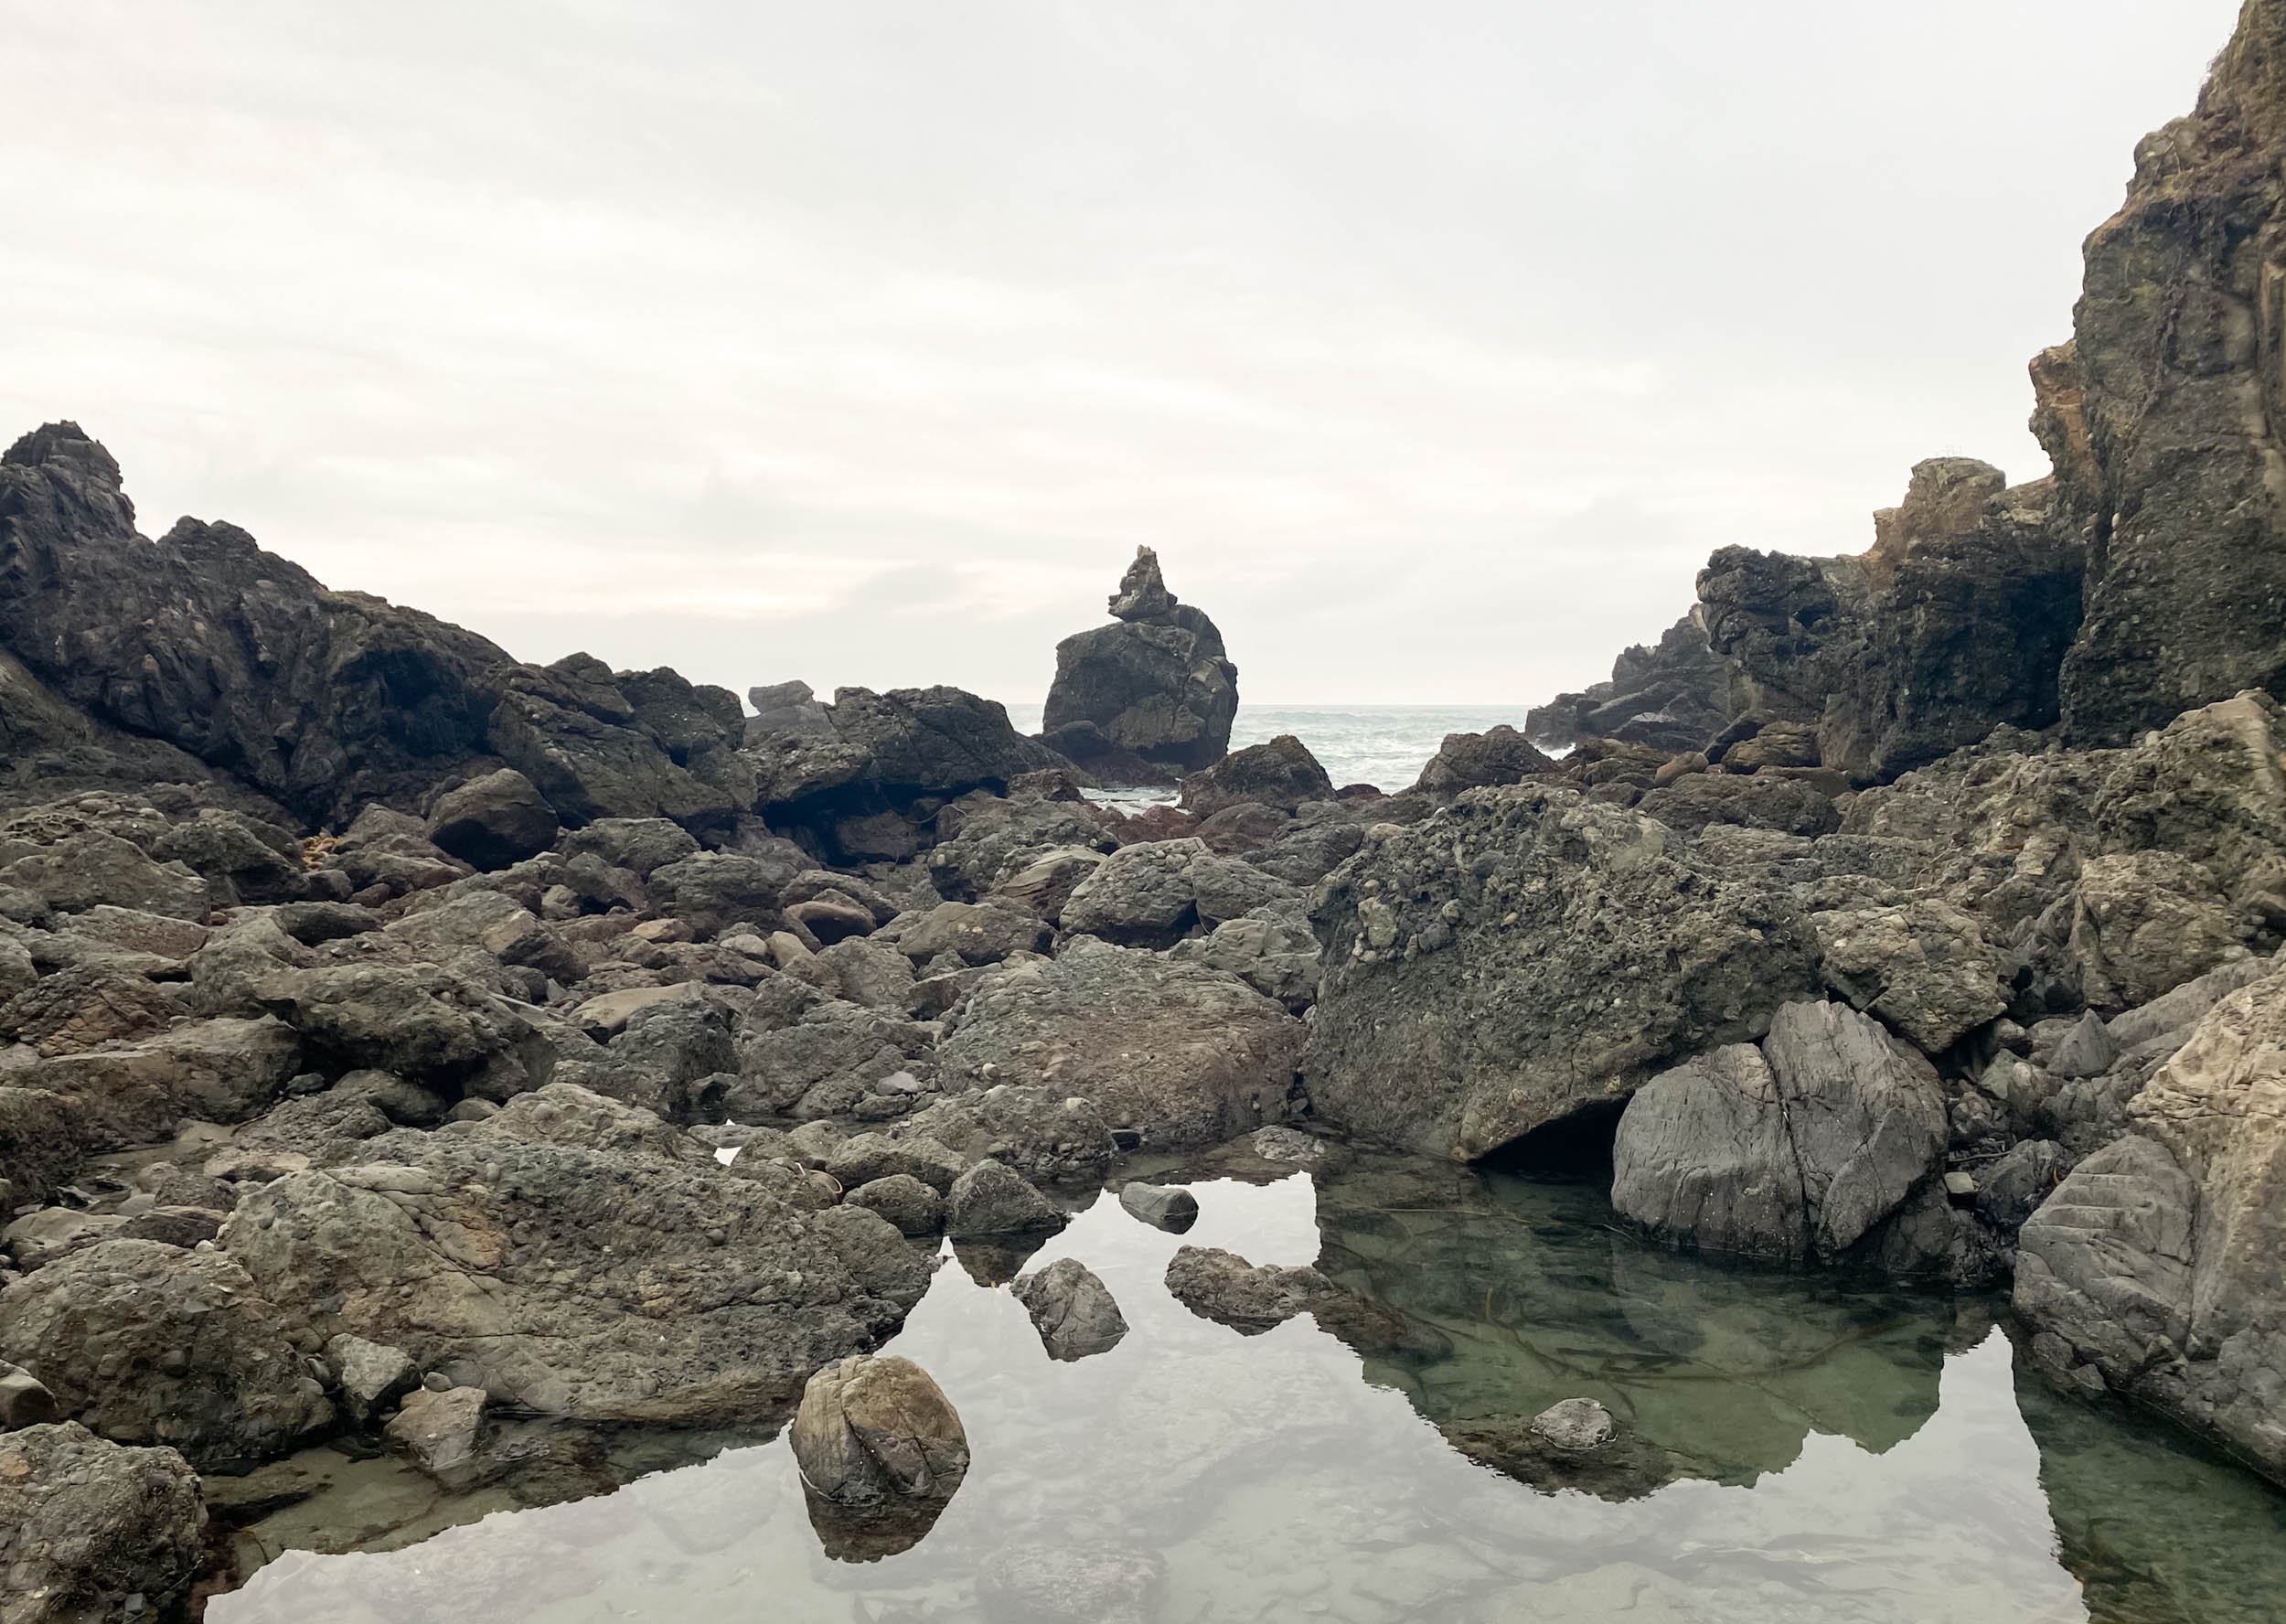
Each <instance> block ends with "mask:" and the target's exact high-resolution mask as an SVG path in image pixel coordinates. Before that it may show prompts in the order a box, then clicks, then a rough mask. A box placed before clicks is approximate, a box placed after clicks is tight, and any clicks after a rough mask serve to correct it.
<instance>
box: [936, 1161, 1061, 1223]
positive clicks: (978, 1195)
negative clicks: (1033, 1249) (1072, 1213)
mask: <svg viewBox="0 0 2286 1624" xmlns="http://www.w3.org/2000/svg"><path fill="white" fill-rule="evenodd" d="M1068 1222H1070V1220H1069V1219H1067V1218H1066V1217H1065V1216H1064V1213H1063V1210H1062V1209H1061V1208H1059V1207H1058V1206H1057V1205H1056V1204H1055V1203H1054V1202H1052V1201H1050V1200H1049V1199H1048V1198H1047V1197H1046V1196H1044V1195H1042V1194H1041V1193H1040V1191H1037V1190H1034V1189H1033V1188H1032V1187H1031V1185H1030V1184H1028V1183H1026V1182H1025V1181H1024V1179H1023V1176H1022V1175H1021V1174H1020V1173H1015V1172H1011V1171H1009V1170H1008V1169H1007V1168H1004V1167H1002V1166H1001V1165H1000V1164H999V1162H997V1161H989V1160H987V1161H980V1162H978V1163H977V1165H976V1166H974V1167H972V1168H970V1169H969V1170H967V1171H966V1172H964V1173H962V1174H961V1176H960V1177H959V1178H957V1179H956V1180H954V1181H953V1187H952V1189H951V1190H950V1191H947V1192H946V1193H945V1234H948V1235H951V1236H952V1237H953V1238H954V1239H955V1240H956V1241H958V1240H980V1239H985V1238H988V1237H990V1236H993V1235H1004V1234H1031V1233H1035V1232H1037V1231H1040V1230H1055V1229H1062V1228H1063V1226H1064V1224H1065V1223H1068Z"/></svg>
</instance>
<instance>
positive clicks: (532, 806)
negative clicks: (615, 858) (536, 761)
mask: <svg viewBox="0 0 2286 1624" xmlns="http://www.w3.org/2000/svg"><path fill="white" fill-rule="evenodd" d="M559 827H560V826H559V825H558V822H557V819H556V809H555V808H554V807H550V805H549V804H548V803H547V801H546V800H545V799H543V798H542V797H541V796H540V793H539V790H538V789H536V788H534V787H533V785H532V781H531V780H530V779H529V778H527V777H525V776H524V775H523V774H521V773H519V772H518V771H517V770H516V769H515V768H513V767H502V768H501V769H500V770H499V771H498V772H497V773H486V774H485V775H482V776H481V777H476V778H471V779H470V780H468V782H467V783H465V784H463V785H460V786H458V787H457V788H454V789H448V790H446V791H445V792H444V793H443V795H441V796H438V797H437V798H436V803H435V805H433V807H430V808H429V821H428V829H427V832H428V836H429V839H431V840H432V841H433V842H434V843H435V844H436V846H437V849H439V850H442V851H444V852H446V853H449V854H450V855H452V856H454V857H457V858H459V859H460V860H462V861H463V862H465V863H466V864H468V865H469V866H470V867H471V868H475V869H505V868H507V866H508V865H509V864H511V863H518V862H521V861H523V860H524V859H526V858H528V857H535V856H538V855H539V853H540V852H543V851H545V850H547V849H549V848H550V846H553V845H554V844H555V843H556V831H557V829H558V828H559Z"/></svg>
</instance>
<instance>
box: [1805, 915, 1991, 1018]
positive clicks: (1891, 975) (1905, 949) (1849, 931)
mask: <svg viewBox="0 0 2286 1624" xmlns="http://www.w3.org/2000/svg"><path fill="white" fill-rule="evenodd" d="M1811 926H1812V927H1813V928H1814V929H1815V930H1816V931H1817V933H1818V944H1819V946H1820V947H1821V949H1822V950H1823V952H1824V955H1825V963H1824V974H1825V979H1826V984H1827V985H1828V986H1830V987H1832V988H1833V989H1834V990H1835V991H1836V992H1838V993H1840V994H1842V996H1843V997H1844V998H1846V999H1849V1000H1850V1002H1851V1003H1852V1004H1853V1005H1855V1006H1856V1007H1857V1008H1858V1009H1861V1010H1868V1011H1870V1012H1871V1013H1873V1014H1875V1015H1877V1016H1879V1017H1880V1018H1881V1019H1882V1020H1884V1021H1885V1022H1887V1023H1888V1024H1889V1025H1890V1026H1891V1027H1893V1028H1895V1029H1896V1031H1899V1032H1901V1033H1903V1034H1904V1035H1905V1036H1906V1037H1907V1038H1910V1039H1911V1040H1912V1041H1913V1042H1915V1043H1916V1044H1917V1045H1918V1046H1919V1047H1920V1048H1921V1049H1922V1050H1924V1051H1925V1052H1928V1053H1930V1054H1938V1053H1941V1052H1944V1051H1945V1050H1946V1049H1949V1048H1950V1047H1951V1046H1952V1045H1953V1044H1954V1043H1955V1042H1959V1041H1960V1038H1961V1037H1963V1036H1964V1035H1966V1034H1967V1033H1968V1032H1970V1031H1973V1030H1975V1029H1976V1028H1977V1027H1980V1026H1982V1025H1983V1024H1984V1023H1985V1022H1986V1021H1988V1020H1993V1019H1995V1018H1997V1017H1998V1016H1999V1015H2000V1014H2001V1012H2002V1011H2003V1010H2005V1009H2006V1008H2007V1007H2008V999H2007V997H2006V978H2005V973H2004V970H2003V966H2002V964H2001V960H2000V956H1999V955H1998V954H1997V953H1995V952H1994V951H1993V950H1992V947H1991V946H1990V945H1988V944H1987V943H1986V941H1985V939H1984V934H1983V932H1982V930H1981V929H1980V928H1979V927H1978V925H1977V923H1976V921H1975V920H1974V919H1972V918H1971V917H1970V916H1969V915H1968V914H1967V913H1963V912H1961V911H1960V909H1958V908H1956V907H1953V906H1951V905H1950V903H1942V902H1938V901H1935V900H1933V899H1922V900H1918V901H1916V902H1914V903H1909V904H1907V905H1905V906H1901V907H1894V908H1860V909H1853V910H1847V911H1841V912H1833V913H1819V914H1816V915H1814V916H1813V917H1812V918H1811Z"/></svg>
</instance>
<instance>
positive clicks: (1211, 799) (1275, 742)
mask: <svg viewBox="0 0 2286 1624" xmlns="http://www.w3.org/2000/svg"><path fill="white" fill-rule="evenodd" d="M1331 799H1333V780H1332V779H1330V778H1329V777H1327V776H1326V770H1325V768H1323V767H1321V766H1319V764H1318V758H1317V757H1316V756H1314V755H1312V754H1310V753H1309V746H1308V745H1306V744H1304V743H1302V742H1301V741H1300V740H1299V739H1297V738H1296V737H1295V736H1294V735H1293V734H1291V733H1280V734H1279V735H1278V736H1277V738H1275V739H1272V740H1271V741H1270V742H1269V743H1266V744H1249V745H1248V746H1246V748H1245V749H1244V750H1239V751H1234V752H1233V753H1230V754H1229V755H1226V756H1224V757H1223V759H1222V760H1221V761H1219V762H1216V763H1215V764H1213V765H1212V766H1211V767H1207V768H1204V769H1202V771H1200V772H1197V773H1193V774H1192V775H1191V776H1190V777H1188V778H1185V779H1184V780H1183V781H1182V807H1183V810H1184V811H1186V812H1189V813H1191V815H1192V816H1193V817H1201V818H1206V817H1213V816H1214V815H1215V814H1216V813H1217V812H1220V811H1223V809H1225V808H1226V807H1238V806H1244V805H1247V804H1249V803H1251V804H1253V805H1255V806H1261V807H1273V808H1275V809H1277V811H1280V812H1292V811H1293V810H1295V809H1296V808H1297V807H1300V806H1301V805H1302V804H1303V803H1305V802H1307V801H1330V800H1331Z"/></svg>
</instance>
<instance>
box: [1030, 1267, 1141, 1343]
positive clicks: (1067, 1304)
mask: <svg viewBox="0 0 2286 1624" xmlns="http://www.w3.org/2000/svg"><path fill="white" fill-rule="evenodd" d="M1009 1290H1010V1291H1011V1292H1013V1294H1014V1295H1015V1298H1016V1300H1017V1301H1018V1302H1020V1303H1022V1304H1023V1305H1024V1308H1025V1310H1026V1312H1028V1313H1030V1314H1031V1322H1032V1327H1033V1329H1034V1330H1038V1331H1039V1332H1040V1341H1041V1345H1042V1347H1044V1348H1046V1349H1047V1351H1048V1357H1049V1358H1051V1359H1058V1360H1063V1361H1067V1362H1068V1361H1073V1360H1080V1359H1085V1358H1087V1357H1088V1356H1089V1355H1091V1354H1095V1353H1104V1352H1109V1351H1110V1350H1111V1349H1113V1348H1116V1347H1117V1346H1118V1345H1119V1341H1120V1340H1121V1339H1122V1338H1124V1337H1125V1336H1126V1335H1127V1317H1126V1316H1125V1315H1123V1314H1121V1313H1120V1312H1119V1305H1118V1303H1116V1301H1114V1300H1113V1298H1112V1295H1111V1293H1110V1291H1109V1290H1108V1289H1106V1287H1105V1285H1104V1283H1103V1281H1101V1280H1100V1279H1098V1278H1096V1277H1095V1272H1094V1271H1093V1270H1091V1269H1090V1268H1088V1266H1086V1265H1085V1264H1084V1263H1082V1262H1080V1260H1079V1259H1078V1258H1076V1257H1060V1258H1058V1259H1057V1260H1056V1261H1055V1262H1053V1263H1052V1264H1050V1265H1049V1266H1047V1267H1046V1268H1044V1269H1042V1270H1041V1271H1040V1272H1039V1273H1037V1274H1031V1275H1026V1276H1024V1277H1022V1278H1020V1279H1019V1280H1018V1281H1017V1282H1016V1283H1015V1284H1014V1285H1013V1286H1011V1287H1009Z"/></svg>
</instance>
